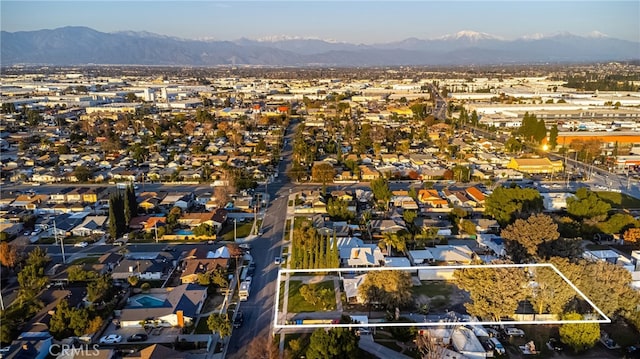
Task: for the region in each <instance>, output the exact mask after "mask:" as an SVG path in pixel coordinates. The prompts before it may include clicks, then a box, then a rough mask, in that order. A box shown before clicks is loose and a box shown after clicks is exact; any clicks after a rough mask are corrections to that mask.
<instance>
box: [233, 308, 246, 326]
mask: <svg viewBox="0 0 640 359" xmlns="http://www.w3.org/2000/svg"><path fill="white" fill-rule="evenodd" d="M242 323H244V314H242V312H241V311H238V313H237V314H236V317H235V319H234V320H233V327H234V328H240V327H241V326H242Z"/></svg>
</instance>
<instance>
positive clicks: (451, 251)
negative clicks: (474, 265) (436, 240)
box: [429, 245, 475, 264]
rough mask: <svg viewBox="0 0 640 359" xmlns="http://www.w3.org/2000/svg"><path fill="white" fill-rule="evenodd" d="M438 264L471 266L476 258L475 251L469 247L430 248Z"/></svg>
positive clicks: (440, 246)
mask: <svg viewBox="0 0 640 359" xmlns="http://www.w3.org/2000/svg"><path fill="white" fill-rule="evenodd" d="M429 250H430V251H431V254H432V255H433V260H434V261H436V262H444V263H448V264H471V262H472V261H473V260H474V258H475V254H474V253H473V251H472V250H471V249H470V248H469V247H467V246H452V245H436V246H435V248H429Z"/></svg>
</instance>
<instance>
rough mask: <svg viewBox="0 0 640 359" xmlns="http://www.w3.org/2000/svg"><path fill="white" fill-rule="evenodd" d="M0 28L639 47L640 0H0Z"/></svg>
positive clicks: (200, 36)
mask: <svg viewBox="0 0 640 359" xmlns="http://www.w3.org/2000/svg"><path fill="white" fill-rule="evenodd" d="M0 10H1V15H0V17H1V20H2V23H1V29H2V30H3V31H9V32H16V31H33V30H41V29H54V28H59V27H65V26H87V27H90V28H93V29H95V30H98V31H103V32H117V31H147V32H152V33H156V34H159V35H166V36H173V37H179V38H185V39H211V40H237V39H240V38H243V37H244V38H250V39H273V38H317V39H323V40H333V41H340V42H351V43H363V44H374V43H384V42H392V41H399V40H404V39H407V38H412V37H413V38H419V39H435V38H439V37H442V36H445V35H450V34H455V33H458V32H460V31H474V32H481V33H486V34H489V35H492V36H496V37H498V38H502V39H505V40H513V39H517V38H522V37H538V36H541V35H545V36H549V35H553V34H557V33H572V34H575V35H580V36H602V35H606V36H609V37H612V38H619V39H624V40H631V41H635V42H640V16H639V14H640V2H639V1H560V2H556V1H545V0H539V1H448V2H443V1H408V2H390V1H362V0H361V1H351V2H338V1H323V2H316V1H296V2H294V1H254V2H244V1H237V2H230V1H180V2H178V1H132V2H129V1H28V0H27V1H4V0H3V1H1V2H0Z"/></svg>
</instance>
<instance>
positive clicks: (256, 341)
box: [246, 336, 280, 359]
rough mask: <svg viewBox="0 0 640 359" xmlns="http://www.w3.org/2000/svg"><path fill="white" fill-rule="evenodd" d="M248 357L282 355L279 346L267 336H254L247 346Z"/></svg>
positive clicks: (275, 357)
mask: <svg viewBox="0 0 640 359" xmlns="http://www.w3.org/2000/svg"><path fill="white" fill-rule="evenodd" d="M246 355H247V358H252V359H253V358H255V359H278V358H279V357H280V354H279V350H278V346H277V345H275V343H274V342H273V341H271V342H269V339H268V338H267V337H266V336H256V337H254V338H253V339H252V340H251V341H250V342H249V345H248V346H247V354H246Z"/></svg>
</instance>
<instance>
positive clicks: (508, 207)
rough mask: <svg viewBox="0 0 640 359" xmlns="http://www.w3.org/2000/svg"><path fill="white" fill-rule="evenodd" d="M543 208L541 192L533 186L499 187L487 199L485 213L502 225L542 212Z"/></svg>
mask: <svg viewBox="0 0 640 359" xmlns="http://www.w3.org/2000/svg"><path fill="white" fill-rule="evenodd" d="M543 208H544V206H543V202H542V196H540V192H538V191H537V190H535V189H531V188H520V187H514V188H506V187H498V188H496V189H495V190H494V191H493V193H491V195H489V196H488V197H487V199H486V201H485V213H486V214H487V215H490V216H492V217H493V218H495V219H496V220H497V221H498V222H500V224H501V225H506V224H508V223H510V222H511V221H512V220H514V219H515V218H517V217H522V216H527V215H528V214H530V213H539V212H542V209H543Z"/></svg>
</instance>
